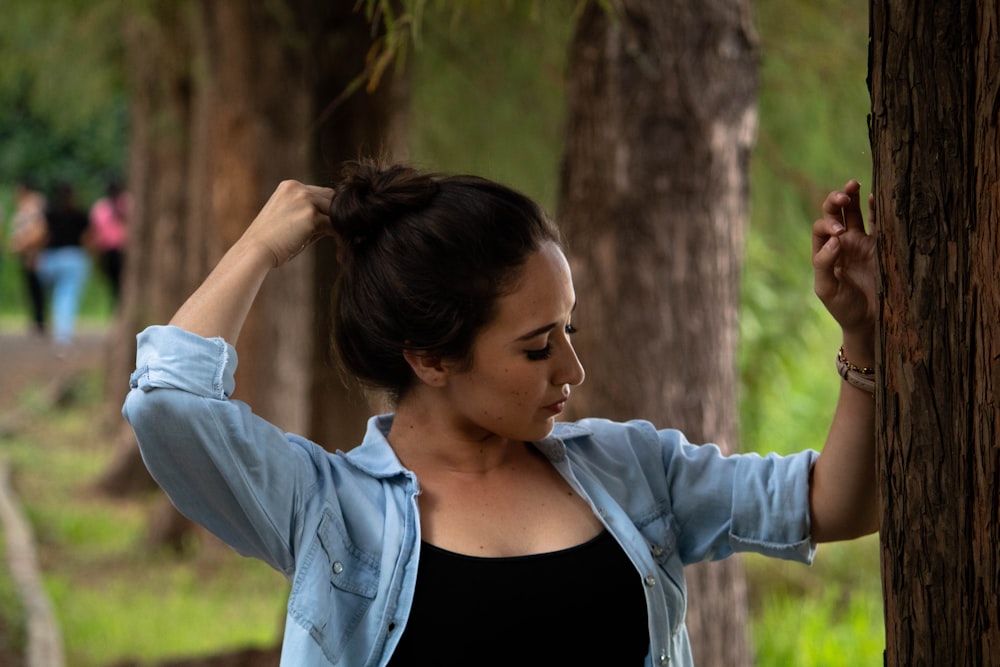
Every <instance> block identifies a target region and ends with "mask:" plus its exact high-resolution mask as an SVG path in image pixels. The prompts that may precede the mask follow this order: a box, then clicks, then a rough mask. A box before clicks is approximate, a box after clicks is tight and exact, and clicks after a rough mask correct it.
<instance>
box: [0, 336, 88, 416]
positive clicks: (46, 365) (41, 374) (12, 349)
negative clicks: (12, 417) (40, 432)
mask: <svg viewBox="0 0 1000 667" xmlns="http://www.w3.org/2000/svg"><path fill="white" fill-rule="evenodd" d="M105 340H106V333H105V330H104V329H103V328H98V327H87V328H85V329H83V330H82V331H81V332H80V334H79V335H78V336H77V340H76V342H75V343H74V345H73V347H72V349H71V351H70V352H69V354H67V355H66V356H65V358H60V357H59V356H57V355H56V354H55V348H54V347H53V345H52V343H51V342H50V341H48V340H47V339H44V338H41V337H39V336H36V335H33V334H29V333H26V332H18V331H5V330H0V415H3V414H6V413H8V412H9V411H11V410H14V409H15V408H17V406H18V397H19V396H21V395H22V393H23V392H24V391H25V390H27V389H29V388H30V387H32V386H39V385H41V386H44V385H45V384H47V383H48V382H50V381H51V380H53V379H55V378H57V377H58V376H59V375H60V374H63V373H66V372H73V371H76V370H80V369H84V368H96V367H98V366H99V365H100V364H101V363H102V362H103V359H104V353H105Z"/></svg>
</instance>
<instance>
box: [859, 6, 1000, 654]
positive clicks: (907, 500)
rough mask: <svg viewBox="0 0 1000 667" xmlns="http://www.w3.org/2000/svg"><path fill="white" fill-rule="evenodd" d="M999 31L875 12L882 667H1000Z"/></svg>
mask: <svg viewBox="0 0 1000 667" xmlns="http://www.w3.org/2000/svg"><path fill="white" fill-rule="evenodd" d="M998 28H1000V13H998V6H997V4H996V3H995V2H972V1H970V0H961V1H958V2H953V3H945V4H940V3H938V4H935V3H916V4H914V3H909V2H902V1H901V0H879V1H873V2H872V3H871V31H872V32H871V41H870V44H871V52H870V56H871V59H870V72H869V74H870V76H869V83H870V88H871V96H872V121H871V134H872V149H873V150H872V155H873V158H874V170H875V187H874V192H875V197H876V210H877V214H878V227H877V236H878V259H879V269H880V272H879V273H880V282H879V289H880V294H881V299H882V306H881V308H882V312H881V319H880V327H879V345H878V348H877V349H878V350H879V351H880V356H879V360H878V370H879V374H880V376H881V378H882V380H881V381H880V382H879V383H878V385H877V387H878V389H877V392H876V397H875V398H876V404H877V406H878V408H879V414H880V420H879V433H878V449H879V474H880V478H881V480H882V484H881V485H880V489H881V494H882V497H881V503H882V523H881V544H882V581H883V592H884V595H885V619H886V659H885V664H887V665H939V664H954V665H997V664H1000V550H998V547H997V545H998V544H1000V523H998V521H997V517H998V516H1000V492H998V488H1000V485H998V480H1000V448H998V444H997V443H998V440H1000V433H998V428H1000V282H998V281H997V274H996V267H997V266H998V264H1000V227H998V224H997V220H998V219H1000V189H998V175H1000V164H998V161H1000V160H998V158H1000V156H998V151H997V146H998V141H1000V136H998V131H997V121H998V114H997V109H998V103H1000V102H998V101H1000V33H998Z"/></svg>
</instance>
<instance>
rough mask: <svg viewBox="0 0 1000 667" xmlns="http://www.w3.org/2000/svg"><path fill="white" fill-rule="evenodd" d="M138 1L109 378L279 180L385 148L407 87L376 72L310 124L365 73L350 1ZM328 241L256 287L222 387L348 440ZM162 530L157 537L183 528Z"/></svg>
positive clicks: (311, 432)
mask: <svg viewBox="0 0 1000 667" xmlns="http://www.w3.org/2000/svg"><path fill="white" fill-rule="evenodd" d="M150 7H151V9H150V12H149V13H148V14H145V13H137V14H136V15H135V16H133V17H132V18H131V22H130V25H131V26H132V30H131V33H130V34H131V40H130V60H129V62H130V67H131V69H132V72H131V74H132V92H133V98H134V101H133V105H134V109H135V112H134V119H133V134H134V139H133V155H132V167H131V173H130V177H131V178H130V186H131V188H132V190H133V195H134V198H135V202H136V204H135V213H134V216H133V221H132V225H131V230H130V231H131V239H130V247H129V262H128V265H127V267H126V283H125V287H126V289H125V290H124V292H125V294H124V299H123V304H122V308H121V311H120V313H119V318H118V321H117V322H116V324H115V331H114V334H113V343H112V349H113V351H114V354H113V358H112V360H111V362H110V364H109V366H110V373H111V377H118V378H125V377H127V376H128V373H129V372H130V371H131V369H132V367H133V365H134V360H135V345H134V336H135V333H136V332H137V331H140V330H141V329H142V328H144V327H145V326H147V325H149V324H154V323H164V322H166V321H167V320H169V318H170V316H171V315H172V314H173V312H174V311H175V310H176V309H177V307H179V305H180V303H181V302H182V301H183V299H185V298H186V297H187V295H189V294H190V293H191V292H192V291H193V290H194V289H195V288H196V287H197V285H198V284H199V283H200V282H201V280H203V279H204V277H205V275H207V273H208V271H209V270H210V269H211V267H212V266H213V265H214V264H215V263H216V262H217V261H218V259H219V258H220V257H221V255H222V253H223V252H224V251H225V249H226V248H227V247H229V245H231V244H232V243H233V242H234V241H235V240H236V239H237V238H239V236H240V234H242V232H243V230H244V229H245V228H246V226H248V225H249V224H250V222H251V220H252V219H253V217H254V216H255V215H256V213H257V211H258V210H259V209H260V207H261V206H262V205H263V203H264V201H265V200H266V198H267V197H268V196H269V195H270V193H271V192H272V191H273V190H274V188H275V186H276V185H277V184H278V182H279V181H281V180H282V179H285V178H295V179H299V180H304V181H309V182H318V183H323V184H328V183H329V182H330V180H331V176H332V171H333V169H332V167H333V165H334V164H335V163H339V162H340V161H341V160H343V159H344V158H346V157H356V156H357V155H358V154H359V153H361V152H362V151H366V150H373V149H375V148H380V149H382V150H383V151H384V152H385V153H386V154H390V155H398V154H399V152H400V151H399V149H398V147H397V146H398V145H399V142H400V140H401V137H402V133H401V131H400V128H401V122H400V119H401V118H403V115H402V114H401V112H400V110H401V109H403V108H404V107H405V91H406V87H405V81H404V80H403V79H397V80H394V81H388V80H386V81H385V82H384V83H383V86H382V87H380V89H379V90H377V91H376V92H375V93H374V94H368V93H365V92H359V93H356V94H355V95H353V96H351V97H349V98H347V99H346V101H345V102H344V103H343V104H341V105H340V106H339V107H337V108H336V109H335V111H334V113H333V115H332V116H331V117H330V118H329V120H328V121H327V122H326V123H320V122H319V119H320V118H321V115H322V111H323V110H325V109H327V107H328V105H329V104H330V101H331V100H333V99H335V98H337V97H338V96H340V94H341V93H342V92H343V91H344V89H345V88H346V84H347V82H349V81H351V80H352V79H353V78H354V77H357V76H360V75H361V73H362V72H363V63H364V54H365V53H367V51H368V49H369V45H370V43H371V40H372V33H371V28H370V26H369V25H368V23H367V21H366V20H365V17H364V15H363V14H359V13H356V12H354V11H353V7H354V3H328V2H324V1H322V0H285V1H284V2H283V3H265V4H261V3H230V2H198V1H196V0H191V1H187V2H172V1H163V2H152V3H151V4H150ZM132 51H134V52H135V53H132ZM376 137H385V138H384V139H383V140H382V141H377V140H376ZM332 245H333V244H330V243H326V244H324V243H321V244H319V245H318V246H317V248H316V249H315V251H314V252H310V253H307V254H305V255H304V256H302V257H299V258H298V259H297V260H296V261H295V262H293V263H292V264H290V265H288V266H286V267H282V268H281V269H280V270H278V271H275V272H273V273H272V275H270V276H269V277H268V278H267V280H266V281H265V283H264V285H263V287H262V289H261V293H260V295H259V297H258V298H257V300H256V302H255V304H254V308H253V309H252V311H251V313H250V315H249V317H248V319H247V323H246V326H245V327H244V329H243V332H242V333H241V335H240V339H239V341H238V352H239V355H240V366H239V371H238V376H237V380H238V382H237V386H238V389H237V396H236V397H237V398H240V399H242V400H245V401H247V402H248V403H250V404H251V405H252V406H253V407H254V410H255V411H256V412H257V413H258V414H260V415H262V416H263V417H265V418H267V419H270V420H271V421H273V422H275V423H276V424H278V425H279V426H281V427H282V428H284V429H286V430H290V431H295V432H299V433H302V434H305V435H307V436H309V437H311V438H313V439H315V440H317V441H319V442H321V443H324V444H326V445H327V446H329V447H331V448H343V449H348V448H350V447H351V446H353V445H354V444H356V443H358V442H360V436H361V433H362V432H363V429H364V423H365V418H366V417H367V416H368V414H369V413H370V412H371V409H370V408H369V406H368V403H367V402H366V401H365V400H364V399H363V398H362V397H361V393H360V391H359V390H358V389H357V388H353V387H350V388H349V387H347V386H345V384H344V383H343V382H340V381H339V376H338V375H337V373H336V370H335V369H334V368H333V367H332V366H331V365H330V364H329V363H326V361H327V360H328V359H329V358H330V355H329V353H328V352H327V350H328V347H329V345H328V344H329V340H330V337H329V309H330V304H329V296H328V295H329V287H330V285H331V282H332V280H333V278H334V277H335V271H336V264H335V257H334V249H333V247H332ZM125 389H127V386H126V385H125V383H124V381H122V382H117V383H113V384H112V388H111V389H110V390H109V403H110V404H111V405H113V406H114V409H115V410H117V409H118V406H120V405H121V401H122V399H123V398H124V391H125ZM122 452H123V453H122V454H121V456H120V457H119V459H118V460H116V461H115V462H114V464H113V466H112V469H111V470H109V472H108V474H107V475H106V476H105V478H104V480H103V486H104V488H105V489H107V490H110V491H114V490H115V489H121V488H122V486H121V485H122V484H124V483H125V482H127V481H128V480H127V471H129V470H140V468H139V464H140V463H141V462H140V460H139V457H138V451H137V449H136V448H135V447H134V446H133V447H130V448H124V449H123V450H122ZM123 471H125V472H124V473H123ZM136 474H139V473H136ZM161 520H162V517H161ZM158 523H159V521H158ZM160 525H161V528H163V530H158V531H157V532H156V534H160V535H174V534H180V533H182V532H183V531H182V529H180V528H179V529H178V530H172V529H170V527H169V525H167V524H163V523H161V524H160ZM178 526H179V527H180V526H183V522H181V521H180V520H179V518H178Z"/></svg>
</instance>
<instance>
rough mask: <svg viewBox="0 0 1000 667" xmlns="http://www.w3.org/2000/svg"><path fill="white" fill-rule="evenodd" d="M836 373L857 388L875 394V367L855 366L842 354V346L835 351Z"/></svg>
mask: <svg viewBox="0 0 1000 667" xmlns="http://www.w3.org/2000/svg"><path fill="white" fill-rule="evenodd" d="M837 373H838V374H839V375H840V377H842V378H844V380H845V381H846V382H847V383H848V384H850V385H853V386H855V387H857V388H858V389H861V390H862V391H867V392H868V393H869V394H872V395H873V396H874V395H875V369H874V368H868V367H867V366H864V367H862V366H855V365H854V364H852V363H851V362H850V361H848V360H847V357H845V356H844V346H843V345H841V346H840V351H839V352H837Z"/></svg>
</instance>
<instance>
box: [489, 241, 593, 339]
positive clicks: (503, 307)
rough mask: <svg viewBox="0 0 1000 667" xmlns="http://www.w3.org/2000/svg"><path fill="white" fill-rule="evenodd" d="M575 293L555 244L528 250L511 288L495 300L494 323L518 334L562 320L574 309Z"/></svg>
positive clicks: (561, 253) (559, 249)
mask: <svg viewBox="0 0 1000 667" xmlns="http://www.w3.org/2000/svg"><path fill="white" fill-rule="evenodd" d="M575 303H576V292H575V290H574V288H573V275H572V273H571V271H570V268H569V262H567V261H566V256H565V255H564V254H563V251H562V249H561V248H559V246H558V245H556V244H555V243H544V244H543V245H542V247H541V248H540V249H539V250H536V251H535V252H533V253H531V254H530V255H529V256H528V259H527V261H526V262H525V264H524V266H523V267H522V268H521V272H520V275H519V276H518V279H517V281H516V282H515V283H514V287H513V289H512V290H511V291H510V292H508V293H506V294H504V295H502V296H501V297H500V298H499V299H498V300H497V317H496V319H495V320H494V323H493V324H494V325H496V326H497V327H502V328H505V329H508V330H512V331H514V332H516V331H517V330H521V331H520V333H518V335H521V334H523V333H525V332H528V331H531V330H533V329H534V328H536V327H539V326H543V325H547V324H550V323H554V322H561V321H563V320H564V319H565V318H566V317H567V316H568V314H569V313H570V312H571V311H572V310H573V306H574V304H575Z"/></svg>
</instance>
